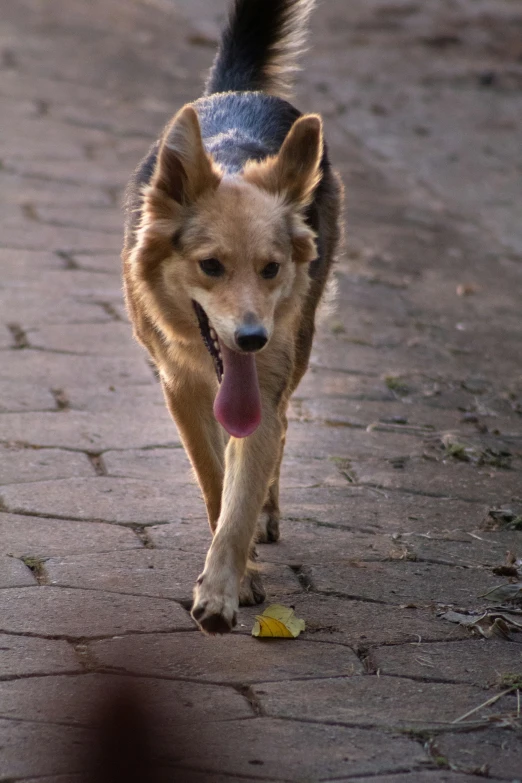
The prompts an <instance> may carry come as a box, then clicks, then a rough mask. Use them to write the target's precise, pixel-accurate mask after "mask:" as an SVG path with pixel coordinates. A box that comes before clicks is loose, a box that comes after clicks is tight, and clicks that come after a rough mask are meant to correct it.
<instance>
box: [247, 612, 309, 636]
mask: <svg viewBox="0 0 522 783" xmlns="http://www.w3.org/2000/svg"><path fill="white" fill-rule="evenodd" d="M304 629H305V621H304V620H300V619H299V618H298V617H296V616H295V613H294V610H293V609H292V608H291V607H289V606H283V605H282V604H272V605H271V606H267V608H266V609H265V611H264V612H263V614H259V615H256V621H255V623H254V627H253V628H252V636H257V637H258V638H260V639H270V638H272V639H274V638H275V639H296V638H297V637H298V636H299V634H300V633H301V631H304Z"/></svg>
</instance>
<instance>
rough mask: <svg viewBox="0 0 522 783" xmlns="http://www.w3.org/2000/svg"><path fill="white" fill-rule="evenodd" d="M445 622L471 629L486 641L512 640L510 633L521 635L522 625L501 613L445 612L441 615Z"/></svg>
mask: <svg viewBox="0 0 522 783" xmlns="http://www.w3.org/2000/svg"><path fill="white" fill-rule="evenodd" d="M440 617H441V618H442V619H443V620H447V621H448V622H450V623H458V624H459V625H464V626H465V627H467V628H469V629H470V631H472V632H477V633H479V634H480V635H481V636H483V637H484V638H485V639H491V638H492V637H500V638H502V639H510V638H511V636H510V632H512V631H513V632H515V633H517V632H518V633H520V632H521V631H522V623H517V622H516V621H515V620H513V618H512V617H509V616H508V615H506V614H501V613H499V612H489V611H488V612H483V613H482V614H481V615H476V614H464V613H462V612H453V611H449V612H444V614H442V615H440Z"/></svg>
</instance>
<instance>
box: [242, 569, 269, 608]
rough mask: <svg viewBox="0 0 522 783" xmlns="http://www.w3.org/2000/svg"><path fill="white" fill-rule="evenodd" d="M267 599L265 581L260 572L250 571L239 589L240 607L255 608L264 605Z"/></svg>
mask: <svg viewBox="0 0 522 783" xmlns="http://www.w3.org/2000/svg"><path fill="white" fill-rule="evenodd" d="M265 598H266V593H265V588H264V587H263V580H262V578H261V574H260V573H259V571H254V570H250V569H249V570H248V571H247V572H246V574H245V575H244V577H243V579H242V580H241V586H240V588H239V605H240V606H255V605H256V604H262V603H263V601H264V600H265Z"/></svg>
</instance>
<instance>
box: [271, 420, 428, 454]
mask: <svg viewBox="0 0 522 783" xmlns="http://www.w3.org/2000/svg"><path fill="white" fill-rule="evenodd" d="M422 451H423V444H422V441H421V440H420V439H418V438H415V437H413V436H411V435H401V434H396V433H394V432H366V431H365V430H364V431H363V430H357V429H348V430H347V429H346V428H345V427H327V426H321V425H319V424H314V423H298V422H291V424H290V426H289V428H288V436H287V441H286V446H285V453H286V454H287V455H288V456H292V457H302V458H305V459H306V458H309V457H310V454H313V455H314V458H315V459H321V458H322V459H328V458H332V457H339V458H344V459H353V458H355V456H356V455H357V458H358V459H363V458H365V457H377V456H379V455H381V456H383V457H386V458H388V459H389V458H391V457H399V456H401V457H412V456H414V455H420V454H421V453H422Z"/></svg>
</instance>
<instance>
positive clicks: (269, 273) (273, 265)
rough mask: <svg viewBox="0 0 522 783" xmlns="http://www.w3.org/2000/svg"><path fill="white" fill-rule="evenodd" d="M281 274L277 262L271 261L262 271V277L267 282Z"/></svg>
mask: <svg viewBox="0 0 522 783" xmlns="http://www.w3.org/2000/svg"><path fill="white" fill-rule="evenodd" d="M278 272H279V264H278V263H277V262H276V261H270V263H269V264H267V265H266V266H265V267H264V268H263V269H262V270H261V277H263V278H264V279H265V280H272V278H274V277H275V276H276V275H277V273H278Z"/></svg>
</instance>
